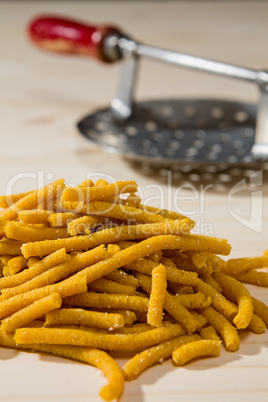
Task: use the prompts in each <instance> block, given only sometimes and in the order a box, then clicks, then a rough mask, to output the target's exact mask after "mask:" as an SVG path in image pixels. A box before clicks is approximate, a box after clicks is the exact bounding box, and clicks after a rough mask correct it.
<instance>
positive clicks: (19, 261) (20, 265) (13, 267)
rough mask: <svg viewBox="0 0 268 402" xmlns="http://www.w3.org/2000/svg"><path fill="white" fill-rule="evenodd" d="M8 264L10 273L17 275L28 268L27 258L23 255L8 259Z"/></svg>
mask: <svg viewBox="0 0 268 402" xmlns="http://www.w3.org/2000/svg"><path fill="white" fill-rule="evenodd" d="M7 265H8V268H9V272H10V275H15V274H17V273H19V272H20V271H22V270H23V269H24V268H27V259H26V258H24V257H23V256H18V257H14V258H11V259H10V260H9V261H8V263H7Z"/></svg>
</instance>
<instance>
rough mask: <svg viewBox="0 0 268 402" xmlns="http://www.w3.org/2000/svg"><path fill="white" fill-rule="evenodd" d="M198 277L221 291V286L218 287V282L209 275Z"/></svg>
mask: <svg viewBox="0 0 268 402" xmlns="http://www.w3.org/2000/svg"><path fill="white" fill-rule="evenodd" d="M200 279H202V281H204V282H205V283H207V284H208V285H209V286H211V287H212V288H214V289H215V290H217V292H219V293H222V288H221V287H220V285H219V283H218V282H217V281H216V280H215V279H214V278H213V277H212V276H211V275H209V274H206V275H200Z"/></svg>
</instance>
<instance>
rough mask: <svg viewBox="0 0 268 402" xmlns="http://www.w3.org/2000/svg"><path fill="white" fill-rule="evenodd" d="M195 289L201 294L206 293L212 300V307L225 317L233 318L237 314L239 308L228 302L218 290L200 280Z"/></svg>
mask: <svg viewBox="0 0 268 402" xmlns="http://www.w3.org/2000/svg"><path fill="white" fill-rule="evenodd" d="M194 288H195V289H196V290H197V291H198V292H201V293H204V294H205V296H206V297H210V298H211V305H212V306H213V307H215V309H216V310H217V311H219V313H221V314H223V315H224V316H225V317H231V318H233V317H234V316H235V315H236V313H237V308H236V306H234V305H233V304H232V303H231V302H230V301H229V300H227V299H226V298H225V297H224V296H223V295H221V294H220V293H219V292H217V290H215V289H214V288H213V287H211V286H210V285H208V284H207V283H205V282H203V281H202V280H201V279H198V283H197V285H195V286H194Z"/></svg>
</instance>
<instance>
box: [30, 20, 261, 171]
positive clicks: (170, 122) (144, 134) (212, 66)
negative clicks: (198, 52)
mask: <svg viewBox="0 0 268 402" xmlns="http://www.w3.org/2000/svg"><path fill="white" fill-rule="evenodd" d="M28 32H29V36H30V38H31V40H32V41H33V42H34V43H35V44H36V45H38V46H39V47H41V48H43V49H46V50H49V51H54V52H63V53H72V54H78V55H82V56H91V57H94V58H96V59H98V60H100V61H103V62H106V63H113V62H116V61H122V62H123V66H122V73H121V75H120V83H119V88H118V91H117V94H116V96H115V97H114V99H112V101H111V104H110V105H109V106H108V107H106V108H103V109H101V110H97V111H95V112H93V113H91V114H90V115H88V116H86V117H85V118H83V119H82V120H81V121H80V122H79V123H78V129H79V131H80V132H81V133H82V134H83V135H84V136H85V137H87V138H88V139H89V140H91V141H93V142H94V143H95V144H98V145H99V146H101V147H103V148H104V149H106V150H107V151H109V152H112V153H118V154H121V155H123V156H125V157H127V158H130V159H132V160H134V161H147V162H150V163H151V164H152V165H153V166H156V167H162V166H171V167H172V166H174V165H178V164H185V163H188V164H191V165H192V166H201V165H204V164H205V165H206V164H215V165H221V166H222V165H225V164H226V166H230V165H237V164H240V165H248V164H250V163H252V162H255V161H267V160H268V72H267V71H264V70H259V71H258V70H253V69H250V68H245V67H241V66H236V65H232V64H226V63H222V62H218V61H215V60H209V59H205V58H202V57H197V56H192V55H188V54H184V53H179V52H175V51H170V50H166V49H161V48H158V47H153V46H148V45H145V44H143V43H140V42H137V41H136V40H134V39H132V38H131V37H129V36H128V35H126V34H124V33H123V32H121V30H120V29H118V28H117V27H115V26H110V25H103V26H91V25H87V24H84V23H80V22H77V21H70V20H67V19H62V18H57V17H54V16H40V17H38V18H36V19H35V20H34V21H32V22H31V24H30V25H29V31H28ZM143 56H146V57H149V58H151V59H155V60H159V61H163V62H166V63H171V64H175V65H178V66H181V67H188V68H191V69H195V70H199V71H203V72H207V73H213V74H217V75H221V76H225V77H226V78H233V79H238V80H243V81H246V82H251V83H253V84H255V85H257V86H258V88H259V94H260V101H259V104H258V105H254V104H248V103H241V102H234V101H224V100H215V99H211V100H210V99H162V100H152V101H146V102H135V100H134V93H135V87H136V82H137V70H138V65H139V60H140V58H141V57H143Z"/></svg>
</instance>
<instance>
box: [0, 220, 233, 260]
mask: <svg viewBox="0 0 268 402" xmlns="http://www.w3.org/2000/svg"><path fill="white" fill-rule="evenodd" d="M191 227H192V225H191V223H190V220H189V219H185V220H183V219H182V220H180V221H179V220H178V221H165V222H161V223H155V224H144V225H125V226H120V227H115V228H110V229H106V230H101V231H99V232H96V233H94V234H92V235H91V236H88V235H85V236H73V237H70V238H68V239H59V240H45V241H41V242H34V243H31V242H29V243H27V244H24V245H23V246H22V254H23V255H24V257H25V258H29V257H36V256H43V255H47V254H51V253H52V252H54V251H56V250H58V249H59V248H62V247H64V248H65V249H66V251H67V252H69V251H80V250H87V249H90V248H93V247H96V246H99V245H100V244H110V243H114V242H119V241H121V240H128V239H132V240H134V239H147V238H150V237H153V236H157V235H158V234H159V235H162V234H179V233H180V232H181V231H182V232H185V231H186V230H190V229H191ZM185 237H186V236H185ZM185 237H183V238H181V242H182V245H181V246H182V247H185V243H186V244H187V243H191V241H193V242H195V241H196V243H195V244H194V245H196V244H199V242H201V245H204V247H205V244H206V247H209V248H213V247H215V249H214V251H215V252H221V250H222V251H223V252H227V253H228V252H229V251H230V246H229V245H228V243H227V242H226V241H222V242H219V240H218V239H214V238H212V240H211V239H210V238H206V239H210V240H208V242H206V241H205V238H204V241H202V240H201V237H200V236H199V237H194V236H191V237H190V238H189V239H190V241H187V239H188V237H187V238H186V239H185ZM185 240H186V241H185ZM194 245H193V246H194ZM188 246H189V244H188ZM0 252H1V248H0ZM3 254H7V253H6V252H5V253H3Z"/></svg>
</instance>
